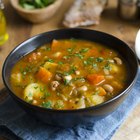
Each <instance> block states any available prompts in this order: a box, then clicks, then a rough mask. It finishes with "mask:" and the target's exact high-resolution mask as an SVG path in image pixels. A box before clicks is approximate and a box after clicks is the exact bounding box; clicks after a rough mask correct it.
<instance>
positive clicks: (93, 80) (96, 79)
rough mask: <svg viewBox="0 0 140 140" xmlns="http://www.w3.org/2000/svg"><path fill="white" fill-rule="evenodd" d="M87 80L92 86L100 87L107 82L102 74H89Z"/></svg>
mask: <svg viewBox="0 0 140 140" xmlns="http://www.w3.org/2000/svg"><path fill="white" fill-rule="evenodd" d="M87 80H88V81H89V83H90V84H92V85H99V84H100V83H102V82H104V81H105V77H104V75H100V74H89V75H87Z"/></svg>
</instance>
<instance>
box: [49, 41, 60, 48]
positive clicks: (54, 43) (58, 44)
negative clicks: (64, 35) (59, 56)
mask: <svg viewBox="0 0 140 140" xmlns="http://www.w3.org/2000/svg"><path fill="white" fill-rule="evenodd" d="M60 46H61V44H60V41H58V40H55V39H54V40H53V41H52V45H51V49H52V50H56V49H57V48H58V47H60Z"/></svg>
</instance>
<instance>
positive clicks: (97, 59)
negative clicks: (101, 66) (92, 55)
mask: <svg viewBox="0 0 140 140" xmlns="http://www.w3.org/2000/svg"><path fill="white" fill-rule="evenodd" d="M103 61H104V58H103V57H97V58H96V62H103Z"/></svg>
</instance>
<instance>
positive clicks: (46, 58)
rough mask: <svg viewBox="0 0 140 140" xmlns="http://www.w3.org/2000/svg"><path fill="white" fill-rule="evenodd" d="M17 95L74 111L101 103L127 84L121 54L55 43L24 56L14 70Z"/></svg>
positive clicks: (72, 43) (79, 43) (79, 44)
mask: <svg viewBox="0 0 140 140" xmlns="http://www.w3.org/2000/svg"><path fill="white" fill-rule="evenodd" d="M10 82H11V87H12V90H13V91H14V93H15V94H16V95H17V96H18V97H20V98H22V99H23V100H24V101H26V102H28V103H31V104H33V105H37V106H41V107H45V108H49V109H62V110H72V109H80V108H86V107H90V106H95V105H98V104H101V103H103V102H105V101H107V100H109V99H111V98H112V97H114V96H116V95H117V94H119V93H120V92H121V91H122V90H123V89H124V88H125V87H126V84H127V67H126V63H125V61H124V59H123V58H122V57H121V55H120V54H119V53H118V52H117V51H115V50H113V49H111V48H109V47H108V46H104V45H102V44H98V43H95V42H90V41H86V40H77V39H66V40H53V41H52V42H51V43H48V44H45V45H43V46H41V47H39V48H38V49H36V50H35V51H33V52H31V53H29V54H28V55H26V56H24V57H23V58H22V59H21V60H19V61H18V62H17V63H16V64H15V66H14V67H13V68H12V72H11V78H10Z"/></svg>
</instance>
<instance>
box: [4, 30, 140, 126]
mask: <svg viewBox="0 0 140 140" xmlns="http://www.w3.org/2000/svg"><path fill="white" fill-rule="evenodd" d="M69 38H76V39H84V40H90V41H94V42H98V43H101V44H104V45H107V46H109V47H111V48H113V49H115V50H117V51H118V52H119V53H120V54H121V55H122V57H123V58H124V59H125V61H126V63H127V66H128V85H127V87H126V88H125V89H124V90H123V91H122V92H121V93H120V94H118V95H117V96H115V97H114V98H112V99H110V100H109V101H106V102H104V103H102V104H100V105H97V106H93V107H88V108H85V109H77V110H53V109H46V108H41V107H37V106H34V105H31V104H29V103H27V102H25V101H23V100H22V99H20V98H19V97H17V96H16V95H15V94H14V92H13V91H12V89H11V86H10V82H9V79H10V73H11V68H12V67H13V66H14V64H15V63H16V62H17V61H18V60H19V59H20V58H22V57H23V56H24V55H26V54H28V53H29V52H32V51H33V50H34V49H36V48H38V47H40V46H41V45H43V44H45V43H48V42H51V41H52V40H53V39H69ZM137 74H138V61H137V58H136V56H135V54H134V52H133V51H132V49H130V48H129V46H128V45H127V44H125V43H124V42H123V41H121V40H119V39H118V38H116V37H114V36H112V35H109V34H106V33H103V32H99V31H94V30H88V29H61V30H55V31H50V32H46V33H42V34H39V35H37V36H34V37H32V38H30V39H28V40H26V41H25V42H23V43H21V44H20V45H18V46H17V47H16V48H15V49H14V50H13V51H12V52H11V53H10V54H9V55H8V57H7V58H6V60H5V63H4V65H3V70H2V77H3V81H4V84H5V86H6V88H7V89H8V91H9V93H10V95H11V96H12V98H13V99H14V100H15V101H16V102H17V103H18V105H20V106H21V107H22V108H23V109H24V110H25V111H26V112H28V113H29V114H31V115H33V116H35V117H36V118H38V119H39V120H41V121H43V122H45V123H48V124H52V125H57V126H63V127H70V126H75V125H78V124H84V125H86V124H88V123H94V122H95V121H97V120H99V119H101V118H104V117H105V116H106V115H108V114H110V113H111V112H113V111H115V110H116V108H117V107H118V106H119V105H120V104H121V103H122V102H123V100H124V99H125V98H126V96H127V95H128V93H129V92H130V90H131V89H132V87H133V85H134V83H135V81H136V79H137Z"/></svg>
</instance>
